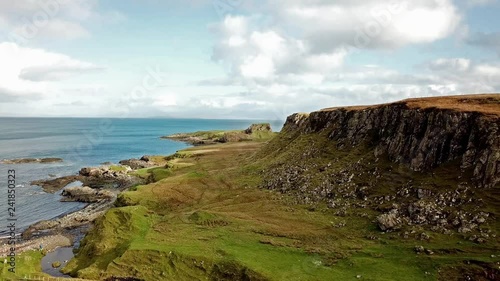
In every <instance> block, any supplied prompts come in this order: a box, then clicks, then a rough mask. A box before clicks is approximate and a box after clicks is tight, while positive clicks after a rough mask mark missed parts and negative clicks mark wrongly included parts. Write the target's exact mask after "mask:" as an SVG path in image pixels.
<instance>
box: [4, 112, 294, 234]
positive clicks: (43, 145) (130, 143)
mask: <svg viewBox="0 0 500 281" xmlns="http://www.w3.org/2000/svg"><path fill="white" fill-rule="evenodd" d="M261 122H269V123H271V126H272V128H273V130H274V131H280V130H281V127H282V126H283V123H284V120H207V119H102V118H95V119H92V118H90V119H89V118H85V119H84V118H0V160H1V159H18V158H49V157H56V158H62V159H63V160H64V161H63V162H60V163H51V164H39V163H34V164H16V165H6V164H0V202H1V204H0V237H3V236H6V235H7V234H8V233H9V229H8V225H9V223H10V221H8V219H9V218H15V219H16V221H15V222H16V233H21V232H22V231H23V230H25V229H26V228H27V227H28V226H29V225H31V224H33V223H35V222H38V221H40V220H47V219H52V218H56V217H59V216H61V215H64V214H66V213H69V212H73V211H76V210H78V209H81V208H83V207H84V206H85V204H82V203H75V202H60V199H61V195H60V192H58V193H55V194H49V193H46V192H44V191H43V190H42V188H40V187H39V186H33V185H30V182H32V181H34V180H39V179H49V178H55V177H61V176H67V175H74V174H77V173H78V171H79V170H80V169H81V168H82V167H89V166H99V165H101V164H102V163H105V162H111V163H118V162H119V161H120V160H124V159H130V158H140V157H141V156H143V155H169V154H173V153H175V152H176V151H177V150H180V149H183V148H186V147H188V145H187V144H185V143H182V142H176V141H171V140H166V139H161V138H160V137H161V136H165V135H170V134H174V133H183V132H195V131H205V130H236V129H245V128H247V127H248V126H250V125H251V124H253V123H261ZM9 170H14V171H15V175H16V179H15V190H16V192H15V194H16V197H15V205H14V204H12V203H11V204H10V205H11V206H9V201H8V173H9ZM11 202H12V201H11ZM11 207H15V212H9V208H11ZM10 211H12V210H10Z"/></svg>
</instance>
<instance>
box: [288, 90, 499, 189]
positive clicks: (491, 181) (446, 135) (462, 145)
mask: <svg viewBox="0 0 500 281" xmlns="http://www.w3.org/2000/svg"><path fill="white" fill-rule="evenodd" d="M499 128H500V95H499V94H496V95H476V96H454V97H446V98H426V99H410V100H405V101H401V102H396V103H392V104H385V105H378V106H370V107H347V108H331V109H324V110H321V111H317V112H313V113H310V114H294V115H292V116H289V117H288V119H287V121H286V123H285V126H284V129H283V131H284V132H285V133H288V134H290V133H300V134H310V133H326V134H327V135H328V137H329V138H330V139H331V140H332V141H335V143H336V145H337V146H341V147H343V146H351V147H353V146H356V145H360V144H367V145H369V146H371V147H373V153H374V154H375V155H376V156H379V155H383V154H386V155H387V156H388V157H389V159H390V160H391V161H392V162H394V163H401V164H405V165H407V166H408V167H409V168H411V169H412V170H414V171H420V172H426V171H431V170H432V169H433V168H436V167H438V166H439V165H441V164H444V163H447V162H451V161H459V163H460V165H459V167H460V169H461V170H463V171H464V172H465V171H467V170H469V171H471V173H472V177H473V179H472V180H473V181H474V183H475V184H477V185H479V186H481V187H493V186H495V185H497V184H498V183H499V182H500V131H499Z"/></svg>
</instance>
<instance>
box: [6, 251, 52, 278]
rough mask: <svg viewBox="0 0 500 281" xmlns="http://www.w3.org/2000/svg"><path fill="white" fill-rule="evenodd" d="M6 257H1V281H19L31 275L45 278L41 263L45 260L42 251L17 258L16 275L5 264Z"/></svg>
mask: <svg viewBox="0 0 500 281" xmlns="http://www.w3.org/2000/svg"><path fill="white" fill-rule="evenodd" d="M4 258H5V257H0V260H1V262H0V280H19V279H21V278H24V277H25V276H29V275H32V276H33V275H36V276H45V277H47V276H48V275H46V274H44V273H42V267H41V261H42V258H43V255H42V252H40V251H28V252H24V253H22V254H19V255H18V256H17V257H16V268H15V273H12V272H10V271H9V268H10V265H9V264H4V263H3V261H4Z"/></svg>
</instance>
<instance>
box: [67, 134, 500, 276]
mask: <svg viewBox="0 0 500 281" xmlns="http://www.w3.org/2000/svg"><path fill="white" fill-rule="evenodd" d="M262 147H264V149H262V150H259V149H261V148H262ZM335 147H336V145H335V144H332V143H331V141H329V140H328V139H326V138H323V137H321V136H290V135H288V136H287V135H285V136H278V137H277V138H275V139H273V140H272V141H271V142H270V143H269V144H267V145H266V146H264V143H263V142H243V143H231V144H224V145H213V146H210V147H208V148H207V147H204V148H202V147H197V148H190V149H187V150H185V151H181V152H178V153H177V154H176V155H174V156H172V157H168V159H169V168H165V167H157V168H149V169H143V170H138V171H136V173H137V174H138V175H140V176H141V177H153V178H154V180H153V182H152V183H150V184H147V185H142V186H138V187H137V188H136V189H134V190H130V191H128V192H124V193H122V194H120V195H119V198H118V203H117V206H118V207H117V208H114V209H112V210H110V211H108V212H107V213H106V215H105V216H104V217H103V218H101V219H99V220H98V222H97V224H96V228H95V229H94V230H92V231H91V232H90V233H89V234H88V235H87V237H86V238H85V239H84V241H83V243H82V247H81V249H80V251H79V253H78V254H77V256H76V259H74V260H72V261H71V262H70V264H69V265H68V266H67V267H66V268H65V271H67V272H70V273H71V274H72V275H75V276H79V277H84V278H105V277H109V276H122V277H125V276H134V277H137V278H143V279H145V280H201V279H203V280H205V279H207V278H208V279H209V280H359V279H358V278H357V276H358V275H359V276H361V278H360V279H361V280H437V279H438V278H441V279H446V276H444V275H443V272H445V273H446V274H448V275H449V276H456V274H457V271H456V266H457V265H462V264H463V262H464V261H466V260H475V261H481V262H485V263H489V264H491V263H493V262H494V261H495V260H494V258H491V257H490V256H491V255H492V254H498V253H497V252H498V251H499V250H500V247H499V246H498V243H497V242H495V241H490V242H488V243H486V244H482V245H478V244H475V243H472V242H470V241H466V240H464V237H463V236H462V235H460V234H457V233H454V234H453V235H444V234H438V233H431V232H429V231H428V230H426V229H423V228H421V227H412V228H408V229H403V230H401V231H399V232H394V233H386V234H383V233H381V232H380V231H379V230H378V228H377V226H376V225H375V224H374V222H373V221H374V219H375V217H376V215H377V214H379V213H378V212H377V211H375V210H373V209H371V208H366V207H356V205H350V207H349V208H348V211H347V212H346V213H341V214H339V213H338V211H339V208H337V207H335V208H332V209H330V208H327V207H326V203H325V202H321V201H318V202H313V203H312V204H304V202H301V201H300V200H297V196H295V193H294V191H293V190H292V191H290V192H289V194H281V193H279V192H276V191H269V190H264V189H259V187H260V186H261V185H262V184H263V183H264V182H266V180H269V179H270V178H271V177H274V178H278V177H281V176H283V174H281V170H280V167H284V166H286V165H287V164H290V163H291V164H296V163H302V164H304V165H306V166H307V167H308V171H307V172H304V173H303V175H302V176H305V177H306V178H307V181H305V180H303V179H299V180H298V183H303V182H312V183H313V184H312V185H311V186H312V187H315V186H318V184H320V183H321V181H322V180H323V177H324V176H325V175H327V174H328V173H336V172H338V171H339V170H342V169H346V168H349V169H350V168H353V167H354V168H357V169H359V170H360V171H361V170H367V171H370V170H371V169H372V168H373V167H374V166H373V165H375V164H373V163H375V159H374V156H373V153H372V152H370V150H369V149H367V148H366V147H362V146H360V147H357V148H354V149H345V150H337V149H335ZM256 152H257V153H256ZM309 152H311V153H309ZM186 155H189V156H188V157H185V156H186ZM360 159H363V161H361V162H360ZM358 162H360V163H361V164H359V165H357V166H356V165H354V166H352V165H353V163H358ZM328 164H331V165H330V169H331V170H330V172H321V171H320V170H319V168H320V167H323V166H326V165H328ZM309 165H311V166H309ZM314 165H316V166H314ZM376 166H377V167H378V168H379V169H380V170H382V171H383V172H382V176H381V178H379V179H375V178H372V177H371V176H369V175H368V174H366V175H364V176H361V177H356V178H354V179H353V181H354V183H355V184H359V185H362V184H369V183H370V182H375V183H376V186H377V188H374V189H371V190H370V192H369V193H368V195H367V196H369V197H375V196H379V195H384V194H390V193H392V192H394V191H395V188H396V187H397V186H399V185H400V184H402V183H404V182H406V181H407V180H408V179H414V180H415V181H416V182H417V183H418V184H419V185H422V186H425V187H426V188H429V189H433V190H439V189H446V188H452V186H453V185H454V184H455V182H454V179H453V178H454V177H453V168H454V167H453V163H451V164H450V166H446V165H445V166H443V167H442V168H440V169H438V170H436V171H435V173H436V174H437V175H438V180H435V179H434V178H432V176H430V175H426V174H418V173H414V172H412V171H409V170H407V169H404V168H402V167H399V166H396V165H393V164H391V163H390V162H389V161H386V160H384V159H380V160H379V161H378V162H377V164H376ZM263 171H267V172H263ZM297 186H300V185H297ZM306 192H309V191H306ZM494 192H496V191H494ZM490 194H492V193H491V192H490ZM356 200H358V199H355V198H354V199H350V198H345V199H342V200H340V201H339V203H341V204H345V203H348V202H349V203H350V204H354V203H356V202H357V203H359V201H356ZM488 200H491V201H492V202H495V201H494V200H496V199H488ZM488 204H489V203H488ZM492 204H493V203H492ZM488 206H495V205H488ZM493 211H495V212H496V211H498V210H493ZM339 225H340V226H339ZM489 227H491V228H492V229H498V228H497V225H496V223H493V224H491V225H489ZM406 230H408V231H415V233H414V234H411V235H410V236H409V237H408V238H403V237H402V236H401V234H402V232H403V231H406ZM421 232H426V233H429V234H430V236H431V240H430V241H422V240H419V239H418V238H417V237H418V235H419V234H420V233H421ZM417 245H422V246H424V247H425V248H427V249H432V250H433V251H434V254H433V255H426V254H416V253H415V251H414V248H415V246H417ZM439 271H440V272H441V273H439ZM440 274H441V275H440ZM447 280H454V279H447Z"/></svg>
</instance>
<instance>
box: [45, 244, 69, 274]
mask: <svg viewBox="0 0 500 281" xmlns="http://www.w3.org/2000/svg"><path fill="white" fill-rule="evenodd" d="M73 256H74V254H73V248H71V247H63V248H57V249H56V250H55V251H53V252H50V253H48V254H47V255H46V256H45V257H43V258H42V271H43V272H45V273H47V274H50V275H52V276H55V277H70V276H68V275H64V274H62V273H61V272H60V271H59V270H60V269H61V268H63V267H64V266H66V264H67V263H68V261H69V260H71V259H72V258H73ZM56 261H58V262H60V263H61V266H60V267H59V268H53V267H52V263H53V262H56Z"/></svg>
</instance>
